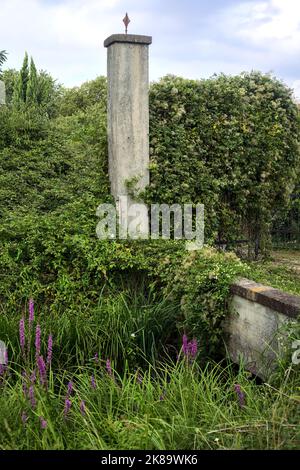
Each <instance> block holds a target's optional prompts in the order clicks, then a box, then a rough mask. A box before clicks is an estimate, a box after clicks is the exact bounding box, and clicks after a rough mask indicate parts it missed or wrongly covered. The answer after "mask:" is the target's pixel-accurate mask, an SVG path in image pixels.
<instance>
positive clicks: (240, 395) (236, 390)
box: [234, 384, 245, 408]
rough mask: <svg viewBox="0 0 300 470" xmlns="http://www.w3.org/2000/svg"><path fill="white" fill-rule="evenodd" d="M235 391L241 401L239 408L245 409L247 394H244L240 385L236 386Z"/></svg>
mask: <svg viewBox="0 0 300 470" xmlns="http://www.w3.org/2000/svg"><path fill="white" fill-rule="evenodd" d="M234 391H235V393H236V394H237V397H238V400H239V406H240V407H241V408H243V407H244V406H245V394H244V393H243V392H242V390H241V386H240V385H238V384H235V386H234Z"/></svg>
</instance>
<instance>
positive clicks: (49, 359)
mask: <svg viewBox="0 0 300 470" xmlns="http://www.w3.org/2000/svg"><path fill="white" fill-rule="evenodd" d="M52 348H53V338H52V335H49V337H48V351H47V366H49V365H50V364H51V361H52Z"/></svg>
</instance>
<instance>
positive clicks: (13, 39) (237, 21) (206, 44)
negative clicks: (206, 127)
mask: <svg viewBox="0 0 300 470" xmlns="http://www.w3.org/2000/svg"><path fill="white" fill-rule="evenodd" d="M126 11H128V14H129V17H130V18H131V23H130V25H129V32H130V33H132V34H146V35H152V36H153V44H152V45H151V46H150V79H151V80H156V79H158V78H159V77H161V76H163V75H165V74H167V73H172V74H176V75H181V76H184V77H187V78H202V77H209V76H211V75H212V74H214V73H219V72H224V73H226V74H237V73H240V72H242V71H245V70H252V69H255V70H261V71H263V72H272V73H273V74H275V75H276V76H277V77H278V78H280V79H282V80H283V81H284V82H285V83H287V84H288V85H289V86H291V87H293V88H294V89H295V94H296V96H297V97H299V98H300V60H299V59H300V1H299V0H0V20H1V23H0V50H1V49H6V50H7V51H8V52H9V60H8V63H7V65H6V67H14V68H20V66H21V63H22V59H23V56H24V52H25V50H27V52H28V53H29V54H30V55H32V56H33V58H34V60H35V62H36V65H37V67H38V68H39V69H44V70H47V71H49V72H50V73H51V74H52V75H53V76H54V77H55V78H57V79H58V81H59V82H61V83H63V84H65V85H66V86H73V85H79V84H80V83H82V82H83V81H85V80H88V79H93V78H95V77H96V76H97V75H101V74H106V50H105V49H104V47H103V41H104V39H105V38H106V37H107V36H109V35H110V34H113V33H120V32H123V30H124V28H123V23H122V18H123V17H124V14H125V12H126Z"/></svg>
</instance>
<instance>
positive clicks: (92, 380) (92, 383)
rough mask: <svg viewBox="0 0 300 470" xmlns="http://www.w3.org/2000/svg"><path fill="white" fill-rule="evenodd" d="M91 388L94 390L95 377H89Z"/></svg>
mask: <svg viewBox="0 0 300 470" xmlns="http://www.w3.org/2000/svg"><path fill="white" fill-rule="evenodd" d="M91 386H92V388H93V389H94V390H95V389H96V381H95V377H94V376H93V375H92V377H91Z"/></svg>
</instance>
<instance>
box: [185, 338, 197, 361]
mask: <svg viewBox="0 0 300 470" xmlns="http://www.w3.org/2000/svg"><path fill="white" fill-rule="evenodd" d="M182 351H183V354H184V357H185V358H186V359H187V360H188V361H189V362H192V361H193V360H194V359H195V358H196V356H197V352H198V343H197V340H196V338H193V339H192V341H188V338H187V335H186V334H184V335H183V337H182Z"/></svg>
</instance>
